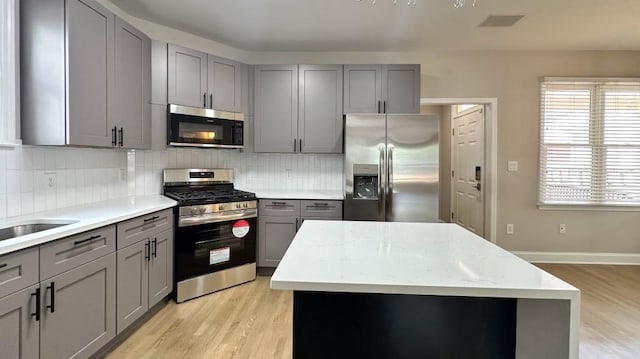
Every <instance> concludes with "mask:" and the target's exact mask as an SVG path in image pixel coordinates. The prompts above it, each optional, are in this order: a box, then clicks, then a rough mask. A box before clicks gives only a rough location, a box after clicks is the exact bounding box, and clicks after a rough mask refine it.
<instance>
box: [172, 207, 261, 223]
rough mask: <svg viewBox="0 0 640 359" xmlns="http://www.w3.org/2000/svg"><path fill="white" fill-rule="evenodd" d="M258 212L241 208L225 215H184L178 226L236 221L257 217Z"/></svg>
mask: <svg viewBox="0 0 640 359" xmlns="http://www.w3.org/2000/svg"><path fill="white" fill-rule="evenodd" d="M256 217H258V212H257V211H256V210H255V209H250V210H246V209H240V210H237V211H229V212H226V213H225V214H223V215H220V214H216V215H201V216H183V217H180V218H179V219H178V227H188V226H196V225H199V224H207V223H217V222H227V221H235V220H238V219H245V218H256Z"/></svg>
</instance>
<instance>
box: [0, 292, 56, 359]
mask: <svg viewBox="0 0 640 359" xmlns="http://www.w3.org/2000/svg"><path fill="white" fill-rule="evenodd" d="M37 288H39V286H38V285H36V286H33V287H30V288H27V289H24V290H22V291H20V292H17V293H14V294H11V295H9V296H7V297H4V298H2V299H0V349H1V350H2V354H1V355H0V356H1V357H3V358H14V359H37V358H38V355H39V350H38V342H39V336H40V324H39V322H38V321H36V319H35V317H33V316H32V315H31V314H32V313H35V310H36V307H37V306H38V302H37V299H36V297H35V296H34V295H32V294H33V293H35V292H36V289H37ZM42 357H43V358H48V356H47V355H46V353H45V354H43V356H42Z"/></svg>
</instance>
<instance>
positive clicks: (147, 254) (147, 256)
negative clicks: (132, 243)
mask: <svg viewBox="0 0 640 359" xmlns="http://www.w3.org/2000/svg"><path fill="white" fill-rule="evenodd" d="M150 247H151V245H150V244H149V241H147V243H145V244H144V259H146V260H147V262H148V261H150V260H151V253H150V252H149V250H150Z"/></svg>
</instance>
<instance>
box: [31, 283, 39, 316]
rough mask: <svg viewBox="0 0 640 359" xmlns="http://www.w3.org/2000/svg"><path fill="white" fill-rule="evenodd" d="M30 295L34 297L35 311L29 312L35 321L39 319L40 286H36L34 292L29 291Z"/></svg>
mask: <svg viewBox="0 0 640 359" xmlns="http://www.w3.org/2000/svg"><path fill="white" fill-rule="evenodd" d="M31 296H32V297H36V301H35V302H36V312H35V313H31V316H32V317H35V318H36V322H39V321H40V288H36V292H35V293H31Z"/></svg>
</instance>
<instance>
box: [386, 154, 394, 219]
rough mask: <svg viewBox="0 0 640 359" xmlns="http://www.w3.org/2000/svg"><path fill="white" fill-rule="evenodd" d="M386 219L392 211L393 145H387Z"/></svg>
mask: <svg viewBox="0 0 640 359" xmlns="http://www.w3.org/2000/svg"><path fill="white" fill-rule="evenodd" d="M386 202H387V206H386V207H387V221H389V220H390V218H391V214H392V213H393V145H388V146H387V201H386Z"/></svg>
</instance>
